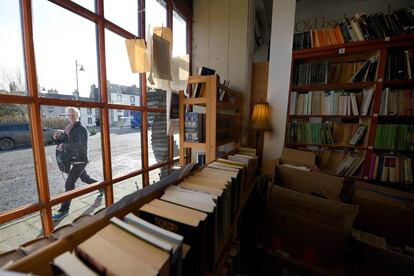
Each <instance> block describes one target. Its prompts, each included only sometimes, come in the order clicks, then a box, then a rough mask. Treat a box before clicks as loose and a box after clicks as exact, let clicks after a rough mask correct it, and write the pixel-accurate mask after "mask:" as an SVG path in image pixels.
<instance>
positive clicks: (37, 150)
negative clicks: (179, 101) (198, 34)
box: [0, 0, 192, 236]
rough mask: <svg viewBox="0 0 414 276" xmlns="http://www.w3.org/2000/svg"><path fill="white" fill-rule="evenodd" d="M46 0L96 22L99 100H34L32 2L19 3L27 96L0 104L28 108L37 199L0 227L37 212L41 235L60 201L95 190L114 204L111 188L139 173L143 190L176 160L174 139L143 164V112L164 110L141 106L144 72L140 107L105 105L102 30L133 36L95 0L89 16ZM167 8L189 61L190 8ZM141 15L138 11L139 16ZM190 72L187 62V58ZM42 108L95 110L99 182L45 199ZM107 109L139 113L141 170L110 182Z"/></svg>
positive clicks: (59, 0) (141, 25)
mask: <svg viewBox="0 0 414 276" xmlns="http://www.w3.org/2000/svg"><path fill="white" fill-rule="evenodd" d="M49 1H50V2H52V3H54V4H56V5H58V6H60V7H61V8H64V9H66V10H68V11H70V12H73V13H75V14H77V15H79V16H82V17H84V18H86V19H88V20H90V21H92V22H94V23H95V24H96V27H97V31H96V40H97V55H98V68H99V71H98V75H99V83H100V101H99V102H83V101H78V100H64V99H52V98H44V97H40V91H39V90H38V89H39V88H38V85H37V72H36V66H35V53H34V43H33V25H32V19H33V18H32V1H31V0H20V7H21V14H20V16H21V22H22V34H23V51H24V62H25V75H26V83H27V91H28V95H27V96H17V95H11V94H10V95H8V94H0V104H24V105H26V106H28V110H29V118H30V123H31V130H30V131H31V136H32V142H33V143H32V151H33V159H34V168H35V176H36V186H37V192H38V196H39V201H38V202H36V203H32V204H27V205H24V206H20V207H18V208H15V209H12V210H9V211H6V212H2V213H0V224H1V223H5V222H8V221H11V220H14V219H17V218H21V217H23V216H25V215H28V214H31V213H34V212H40V215H41V221H42V225H43V233H44V235H45V236H47V235H49V234H50V233H51V232H52V231H53V224H52V206H54V205H56V204H60V203H62V202H63V201H65V200H68V199H74V198H76V197H79V196H81V195H84V194H87V193H90V192H92V191H95V190H97V189H98V188H103V187H104V188H105V189H106V196H105V205H106V206H109V205H111V204H113V202H114V195H113V185H114V184H116V183H118V182H121V181H124V180H126V179H129V178H131V177H136V176H139V175H142V180H143V181H142V183H143V186H144V187H145V186H148V185H149V172H150V171H152V170H155V169H158V168H160V167H163V166H166V165H168V166H169V167H170V168H171V167H172V166H174V163H175V162H177V161H178V160H179V159H178V158H175V159H174V150H173V144H174V138H173V136H169V141H168V144H169V154H168V160H167V161H164V162H160V163H157V164H154V165H151V166H149V164H148V122H147V118H148V112H158V113H166V109H165V108H150V107H147V87H146V74H140V75H139V79H140V84H141V97H140V100H141V105H140V106H135V105H122V104H113V103H110V102H109V99H108V97H109V95H108V91H107V86H106V85H101V84H105V83H107V76H106V61H105V56H106V55H105V29H108V30H110V31H112V32H114V33H115V34H118V35H120V36H122V37H124V38H136V36H135V35H133V34H131V33H130V32H128V31H126V30H125V29H123V28H121V27H119V26H118V25H116V24H114V23H113V22H111V21H109V20H107V19H105V17H104V3H103V2H104V0H95V5H96V12H92V11H90V10H88V9H87V8H84V7H82V6H80V5H78V4H76V3H74V2H71V1H68V0H49ZM137 1H138V9H139V10H140V11H142V10H145V0H137ZM165 3H166V4H167V26H168V27H171V28H172V27H173V26H172V11H173V9H174V10H175V11H176V12H178V13H180V15H181V16H183V18H185V20H186V22H187V48H188V53H189V54H190V59H191V37H192V34H191V30H192V28H191V25H192V11H191V8H189V7H187V6H185V5H182V3H181V2H179V1H174V0H165ZM139 14H141V13H139ZM137 23H138V30H139V34H138V37H145V16H139V17H138V22H137ZM190 70H191V60H190ZM45 105H53V106H76V107H78V108H81V107H82V108H83V107H84V108H91V109H92V108H93V109H99V110H100V111H101V132H102V138H101V143H102V161H103V172H104V175H103V178H104V179H103V181H101V182H100V183H99V184H96V185H92V186H90V185H87V186H85V187H81V188H77V189H74V190H72V191H68V192H64V193H61V194H59V195H57V196H53V197H51V196H50V191H49V182H48V175H47V165H46V155H45V148H44V145H43V139H42V138H43V137H42V135H43V131H42V124H41V107H42V106H45ZM110 109H124V110H130V111H140V112H141V118H142V119H141V123H142V127H141V162H142V169H139V170H136V171H133V172H130V173H128V174H126V175H122V176H120V177H116V178H113V177H112V168H111V152H110V138H109V135H110V129H109V110H110Z"/></svg>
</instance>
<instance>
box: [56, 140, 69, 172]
mask: <svg viewBox="0 0 414 276" xmlns="http://www.w3.org/2000/svg"><path fill="white" fill-rule="evenodd" d="M56 162H57V165H58V167H59V170H60V171H61V172H64V173H69V171H70V160H69V158H68V154H67V152H66V151H65V150H62V149H60V146H59V145H57V146H56Z"/></svg>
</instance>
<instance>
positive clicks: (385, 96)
mask: <svg viewBox="0 0 414 276" xmlns="http://www.w3.org/2000/svg"><path fill="white" fill-rule="evenodd" d="M413 93H414V89H411V90H409V89H407V90H391V89H389V88H388V87H387V88H385V89H384V91H383V92H382V96H381V107H380V113H379V114H380V115H383V116H387V115H395V116H411V115H414V96H413Z"/></svg>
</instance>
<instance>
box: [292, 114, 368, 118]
mask: <svg viewBox="0 0 414 276" xmlns="http://www.w3.org/2000/svg"><path fill="white" fill-rule="evenodd" d="M288 116H289V117H291V118H319V117H320V118H344V119H370V118H371V116H354V115H352V116H351V115H288Z"/></svg>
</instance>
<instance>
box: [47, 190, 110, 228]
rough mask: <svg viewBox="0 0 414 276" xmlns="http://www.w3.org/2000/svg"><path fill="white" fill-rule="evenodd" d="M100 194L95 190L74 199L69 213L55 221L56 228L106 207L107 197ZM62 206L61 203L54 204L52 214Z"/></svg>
mask: <svg viewBox="0 0 414 276" xmlns="http://www.w3.org/2000/svg"><path fill="white" fill-rule="evenodd" d="M98 195H99V192H98V191H93V192H90V193H87V194H84V195H81V196H79V197H76V198H74V199H72V201H71V204H70V210H69V212H68V215H67V216H65V217H63V218H62V219H61V220H58V221H54V222H53V226H54V229H57V228H58V227H61V226H63V225H66V224H70V223H72V222H73V221H74V220H76V219H78V218H79V217H80V216H84V215H92V214H94V213H95V212H97V211H98V210H100V209H102V208H104V207H105V197H98ZM60 208H61V204H57V205H55V206H53V207H52V214H56V213H57V212H58V210H59V209H60Z"/></svg>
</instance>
